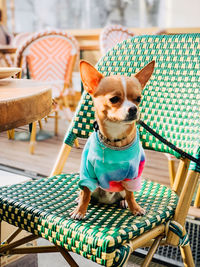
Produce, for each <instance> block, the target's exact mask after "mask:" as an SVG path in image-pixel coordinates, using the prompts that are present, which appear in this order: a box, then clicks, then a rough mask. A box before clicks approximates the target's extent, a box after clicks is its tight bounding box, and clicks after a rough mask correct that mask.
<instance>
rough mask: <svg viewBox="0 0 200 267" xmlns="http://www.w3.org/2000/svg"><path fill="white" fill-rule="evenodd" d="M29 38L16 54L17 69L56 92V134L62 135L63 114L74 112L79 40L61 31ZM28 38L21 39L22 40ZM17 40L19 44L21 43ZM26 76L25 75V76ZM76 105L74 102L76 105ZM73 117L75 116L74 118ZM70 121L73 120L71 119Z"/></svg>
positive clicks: (34, 133) (38, 33)
mask: <svg viewBox="0 0 200 267" xmlns="http://www.w3.org/2000/svg"><path fill="white" fill-rule="evenodd" d="M26 37H27V34H26V35H25V40H24V42H23V43H22V44H21V46H20V47H19V49H18V50H17V52H16V60H15V65H16V66H20V67H22V69H23V70H26V75H27V78H31V79H34V80H39V81H42V82H43V83H46V84H47V85H48V86H51V88H52V97H53V99H54V100H55V101H56V106H55V107H54V110H53V111H54V112H55V116H52V115H51V116H49V117H54V118H55V126H54V132H55V135H57V134H58V118H59V114H58V111H59V110H65V111H66V114H67V115H68V114H69V112H70V109H69V104H68V101H67V95H69V94H71V95H73V89H72V72H73V70H74V64H75V62H76V58H77V55H79V46H78V43H77V41H76V39H75V38H74V37H73V36H72V35H70V34H68V33H66V32H64V31H59V30H48V31H41V32H36V33H34V34H31V35H30V36H29V37H27V38H26ZM21 38H24V35H23V36H20V37H19V38H18V39H20V40H21ZM18 39H17V42H18V41H19V40H18ZM22 75H23V74H22ZM72 104H73V101H72ZM70 116H71V114H70ZM68 119H69V120H70V119H71V117H70V118H69V115H68ZM35 135H36V123H34V124H33V127H32V134H31V140H32V141H31V146H30V152H31V153H32V154H33V153H34V142H35Z"/></svg>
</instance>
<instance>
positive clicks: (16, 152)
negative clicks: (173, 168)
mask: <svg viewBox="0 0 200 267" xmlns="http://www.w3.org/2000/svg"><path fill="white" fill-rule="evenodd" d="M43 126H44V130H46V131H49V132H53V120H52V119H49V121H48V123H43ZM67 127H68V123H66V121H65V120H63V119H62V120H59V135H58V136H57V137H56V136H53V137H52V138H50V139H47V140H44V141H37V143H36V145H35V154H34V155H31V154H29V142H24V141H16V140H8V139H7V134H6V132H2V133H0V168H1V165H4V166H9V167H14V168H19V169H21V170H24V171H26V172H27V173H29V174H42V175H45V176H48V175H49V174H50V172H51V169H52V167H53V164H54V162H55V160H56V157H57V155H58V152H59V149H60V147H61V145H62V141H63V138H64V135H65V131H66V129H67ZM22 130H25V131H28V128H27V127H23V128H21V129H16V132H21V131H22ZM79 143H80V147H81V148H80V149H77V148H73V149H72V152H71V153H70V156H69V159H68V161H67V163H66V165H65V167H64V172H74V171H75V172H77V171H79V166H80V158H81V151H82V148H83V146H84V143H85V141H84V140H79ZM143 177H145V178H148V179H151V180H154V181H158V182H160V183H162V184H166V185H168V184H169V179H168V166H167V160H166V157H165V156H164V155H163V154H161V153H157V152H152V151H146V166H145V169H144V172H143Z"/></svg>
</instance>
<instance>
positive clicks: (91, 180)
mask: <svg viewBox="0 0 200 267" xmlns="http://www.w3.org/2000/svg"><path fill="white" fill-rule="evenodd" d="M89 148H90V140H89V139H88V141H87V143H86V144H85V147H84V150H83V153H82V158H81V169H80V181H79V187H80V188H81V189H83V187H84V186H86V187H87V188H88V189H90V191H91V192H93V191H94V190H95V189H96V188H97V187H98V181H97V178H96V175H95V172H94V167H93V166H92V164H91V162H90V161H89V159H88V152H89Z"/></svg>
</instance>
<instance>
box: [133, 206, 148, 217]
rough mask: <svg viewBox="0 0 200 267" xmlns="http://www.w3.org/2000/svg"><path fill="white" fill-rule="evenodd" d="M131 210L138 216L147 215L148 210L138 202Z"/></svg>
mask: <svg viewBox="0 0 200 267" xmlns="http://www.w3.org/2000/svg"><path fill="white" fill-rule="evenodd" d="M131 212H132V213H133V215H136V216H137V215H138V216H141V215H145V214H146V211H145V209H143V208H141V207H140V206H139V205H138V204H137V205H135V206H134V208H133V209H131Z"/></svg>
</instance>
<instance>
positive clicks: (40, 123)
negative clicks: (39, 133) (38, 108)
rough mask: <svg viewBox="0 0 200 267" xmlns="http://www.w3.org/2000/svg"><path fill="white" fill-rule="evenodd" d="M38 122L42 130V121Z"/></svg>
mask: <svg viewBox="0 0 200 267" xmlns="http://www.w3.org/2000/svg"><path fill="white" fill-rule="evenodd" d="M38 123H39V126H40V130H42V128H43V127H42V121H41V120H39V121H38Z"/></svg>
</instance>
